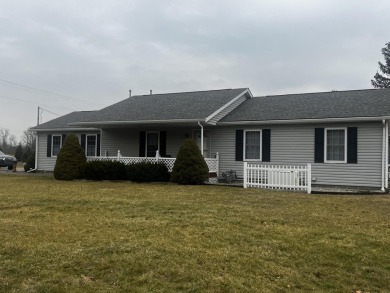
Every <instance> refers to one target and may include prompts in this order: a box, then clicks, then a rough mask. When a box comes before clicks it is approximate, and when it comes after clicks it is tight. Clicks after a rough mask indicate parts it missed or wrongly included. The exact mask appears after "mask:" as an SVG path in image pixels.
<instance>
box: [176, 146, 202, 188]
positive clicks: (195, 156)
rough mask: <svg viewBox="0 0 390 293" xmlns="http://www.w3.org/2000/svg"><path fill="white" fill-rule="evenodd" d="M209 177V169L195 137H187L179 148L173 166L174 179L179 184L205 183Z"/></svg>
mask: <svg viewBox="0 0 390 293" xmlns="http://www.w3.org/2000/svg"><path fill="white" fill-rule="evenodd" d="M208 177H209V169H208V167H207V164H206V161H205V160H204V158H203V156H202V154H201V152H200V150H199V147H198V145H197V144H196V142H195V140H193V139H186V140H185V141H184V143H183V144H182V145H181V147H180V149H179V153H178V154H177V158H176V161H175V165H174V166H173V170H172V174H171V178H172V181H173V182H175V183H179V184H186V185H190V184H191V185H197V184H203V183H204V182H205V181H206V180H207V179H208Z"/></svg>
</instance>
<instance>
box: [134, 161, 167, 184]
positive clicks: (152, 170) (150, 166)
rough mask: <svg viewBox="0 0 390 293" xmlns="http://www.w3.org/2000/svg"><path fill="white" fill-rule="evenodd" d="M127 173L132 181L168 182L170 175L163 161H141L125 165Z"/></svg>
mask: <svg viewBox="0 0 390 293" xmlns="http://www.w3.org/2000/svg"><path fill="white" fill-rule="evenodd" d="M127 174H128V178H129V180H130V181H133V182H168V181H169V180H170V175H169V172H168V168H167V166H165V164H163V163H149V162H142V163H136V164H131V165H127Z"/></svg>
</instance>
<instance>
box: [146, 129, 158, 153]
mask: <svg viewBox="0 0 390 293" xmlns="http://www.w3.org/2000/svg"><path fill="white" fill-rule="evenodd" d="M157 150H158V132H147V133H146V156H147V157H155V156H156V151H157Z"/></svg>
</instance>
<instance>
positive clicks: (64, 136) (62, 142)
mask: <svg viewBox="0 0 390 293" xmlns="http://www.w3.org/2000/svg"><path fill="white" fill-rule="evenodd" d="M65 138H66V134H63V135H62V141H61V147H62V146H63V145H64V141H65Z"/></svg>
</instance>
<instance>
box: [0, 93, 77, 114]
mask: <svg viewBox="0 0 390 293" xmlns="http://www.w3.org/2000/svg"><path fill="white" fill-rule="evenodd" d="M1 98H3V99H7V100H12V101H15V100H16V101H19V102H23V103H30V104H33V105H35V106H37V105H38V104H41V105H44V106H47V107H54V108H57V109H63V110H66V111H76V110H74V109H70V108H67V107H61V106H50V105H48V104H42V103H37V102H32V101H28V100H24V99H20V98H15V97H9V96H4V95H0V99H1Z"/></svg>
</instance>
